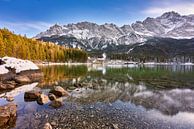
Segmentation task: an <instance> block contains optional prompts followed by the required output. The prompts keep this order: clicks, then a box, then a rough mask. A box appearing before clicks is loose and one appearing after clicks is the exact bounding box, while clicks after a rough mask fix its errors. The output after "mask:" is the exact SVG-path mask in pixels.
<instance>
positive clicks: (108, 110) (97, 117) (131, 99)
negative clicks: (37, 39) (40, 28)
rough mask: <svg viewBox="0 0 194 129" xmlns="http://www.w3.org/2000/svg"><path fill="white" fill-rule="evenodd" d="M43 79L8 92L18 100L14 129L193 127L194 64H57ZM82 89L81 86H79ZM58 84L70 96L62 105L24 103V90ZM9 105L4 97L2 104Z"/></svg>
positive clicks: (46, 88) (178, 128)
mask: <svg viewBox="0 0 194 129" xmlns="http://www.w3.org/2000/svg"><path fill="white" fill-rule="evenodd" d="M41 70H42V71H43V73H44V79H43V80H42V81H41V82H39V83H33V84H30V85H24V86H21V87H18V88H16V89H15V90H13V91H10V92H8V93H7V94H8V95H12V96H14V98H15V100H14V102H15V103H16V104H17V105H18V107H17V120H16V123H15V124H14V125H13V127H12V128H17V129H26V128H29V129H33V128H37V129H39V128H40V127H42V124H45V123H46V122H49V123H51V125H52V126H53V127H54V128H59V129H60V128H72V129H80V128H83V129H85V128H88V129H90V128H105V129H130V128H131V129H134V128H137V129H145V128H153V129H156V128H162V129H168V128H170V129H192V128H194V66H180V65H162V66H160V65H147V66H133V67H130V66H116V65H115V66H106V65H105V66H104V65H88V66H87V65H71V66H69V65H58V66H41ZM77 85H81V86H80V87H79V88H77ZM53 86H62V87H63V88H64V89H66V90H67V91H68V92H69V93H70V96H69V97H64V98H62V99H63V106H62V107H60V108H58V109H54V108H52V107H50V106H49V103H48V104H45V105H39V104H37V102H34V101H32V102H28V101H25V100H24V92H25V91H29V90H32V89H34V88H40V89H41V91H43V93H45V94H48V92H49V91H50V89H52V88H53ZM5 103H7V102H6V100H4V99H0V105H3V104H5Z"/></svg>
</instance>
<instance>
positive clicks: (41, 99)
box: [37, 94, 49, 105]
mask: <svg viewBox="0 0 194 129" xmlns="http://www.w3.org/2000/svg"><path fill="white" fill-rule="evenodd" d="M48 102H49V98H48V96H46V95H44V94H41V95H40V96H39V97H38V99H37V103H38V104H40V105H43V104H46V103H48Z"/></svg>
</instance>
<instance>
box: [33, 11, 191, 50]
mask: <svg viewBox="0 0 194 129" xmlns="http://www.w3.org/2000/svg"><path fill="white" fill-rule="evenodd" d="M193 23H194V15H189V16H181V15H180V14H179V13H177V12H174V11H171V12H166V13H164V14H163V15H161V16H160V17H157V18H151V17H148V18H146V19H145V20H144V21H137V22H135V23H133V24H132V25H123V26H122V27H119V26H117V25H115V24H113V23H105V24H103V25H98V24H96V23H92V22H87V21H84V22H79V23H73V24H68V25H63V26H60V25H58V24H55V25H54V26H52V27H50V28H49V29H48V30H47V31H45V32H42V33H40V34H38V35H37V36H36V37H35V38H38V39H42V38H43V37H47V39H48V41H52V42H57V43H59V44H66V43H67V44H70V46H78V44H79V46H82V47H84V48H87V49H88V48H89V49H103V48H105V47H107V46H109V45H112V44H115V45H120V44H122V45H126V44H134V43H140V42H144V41H146V40H147V39H148V38H151V37H162V38H176V39H180V38H193V37H194V24H193ZM53 35H55V38H56V36H58V39H55V40H53ZM61 36H63V38H60V37H61ZM66 37H67V38H68V39H64V38H66ZM49 39H50V40H49ZM72 39H74V40H72Z"/></svg>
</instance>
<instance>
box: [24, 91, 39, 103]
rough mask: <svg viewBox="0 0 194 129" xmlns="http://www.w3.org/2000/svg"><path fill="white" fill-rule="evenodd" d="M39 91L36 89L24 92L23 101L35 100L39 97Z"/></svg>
mask: <svg viewBox="0 0 194 129" xmlns="http://www.w3.org/2000/svg"><path fill="white" fill-rule="evenodd" d="M41 93H42V92H41V91H36V90H32V91H28V92H25V93H24V100H25V101H36V100H38V98H39V97H40V95H41Z"/></svg>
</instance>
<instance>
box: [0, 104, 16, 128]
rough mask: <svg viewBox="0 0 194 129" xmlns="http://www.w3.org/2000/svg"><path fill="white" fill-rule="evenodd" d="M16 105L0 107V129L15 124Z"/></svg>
mask: <svg viewBox="0 0 194 129" xmlns="http://www.w3.org/2000/svg"><path fill="white" fill-rule="evenodd" d="M16 112H17V105H16V104H14V103H9V104H7V105H4V106H0V127H2V126H12V125H13V124H15V122H16Z"/></svg>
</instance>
